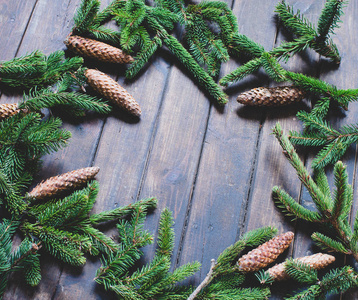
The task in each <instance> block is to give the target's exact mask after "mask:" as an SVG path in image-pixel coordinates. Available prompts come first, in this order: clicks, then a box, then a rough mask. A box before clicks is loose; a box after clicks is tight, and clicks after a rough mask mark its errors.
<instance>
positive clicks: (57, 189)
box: [27, 167, 99, 200]
mask: <svg viewBox="0 0 358 300" xmlns="http://www.w3.org/2000/svg"><path fill="white" fill-rule="evenodd" d="M98 172H99V168H98V167H88V168H82V169H78V170H74V171H71V172H68V173H64V174H61V175H58V176H54V177H50V178H49V179H47V180H45V181H43V182H41V183H40V184H38V185H37V186H35V187H34V188H33V189H32V190H31V191H30V192H29V193H28V194H27V196H28V197H30V198H32V199H34V200H43V199H46V198H51V197H55V196H58V195H60V194H61V193H63V192H65V191H70V190H74V189H76V188H80V187H82V186H83V185H84V184H85V183H86V182H87V181H89V180H91V179H93V178H94V176H96V174H97V173H98Z"/></svg>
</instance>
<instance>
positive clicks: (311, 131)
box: [289, 111, 358, 169]
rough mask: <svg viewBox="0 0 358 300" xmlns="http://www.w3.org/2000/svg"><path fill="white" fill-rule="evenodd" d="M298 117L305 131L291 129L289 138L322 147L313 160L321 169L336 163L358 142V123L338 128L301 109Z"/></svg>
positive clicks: (305, 144)
mask: <svg viewBox="0 0 358 300" xmlns="http://www.w3.org/2000/svg"><path fill="white" fill-rule="evenodd" d="M297 117H298V119H299V120H301V121H302V122H303V124H304V126H305V130H304V131H303V133H299V132H297V131H290V133H289V139H290V141H291V142H292V143H293V144H297V145H303V146H307V147H321V150H320V151H319V153H318V154H317V156H316V158H315V159H314V160H313V162H312V167H313V168H317V169H321V168H324V167H325V166H327V165H328V164H335V163H336V162H337V161H338V160H339V159H341V157H342V156H343V155H344V153H345V152H346V150H347V149H348V147H349V146H350V145H351V144H355V143H357V142H358V125H346V126H343V127H341V128H340V129H339V130H336V129H334V128H333V127H332V126H331V125H330V124H329V123H328V122H326V121H323V120H321V119H319V118H317V117H316V116H314V115H312V114H308V113H306V112H303V111H301V112H298V113H297Z"/></svg>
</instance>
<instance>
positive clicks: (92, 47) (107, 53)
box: [64, 35, 134, 64]
mask: <svg viewBox="0 0 358 300" xmlns="http://www.w3.org/2000/svg"><path fill="white" fill-rule="evenodd" d="M64 43H65V44H66V46H67V48H68V49H70V50H71V51H73V52H74V53H76V54H79V55H81V56H87V57H90V58H95V59H97V60H100V61H103V62H111V63H120V64H125V63H130V62H133V61H134V59H133V57H132V56H130V55H128V54H126V53H124V52H123V51H122V50H121V49H118V48H116V47H113V46H111V45H108V44H106V43H103V42H99V41H96V40H92V39H88V38H83V37H81V36H78V35H72V36H69V37H67V39H66V40H65V41H64Z"/></svg>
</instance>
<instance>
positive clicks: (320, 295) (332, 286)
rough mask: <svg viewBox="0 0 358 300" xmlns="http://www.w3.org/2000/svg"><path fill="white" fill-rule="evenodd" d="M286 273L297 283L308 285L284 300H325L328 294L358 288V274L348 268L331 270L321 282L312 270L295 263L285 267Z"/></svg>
mask: <svg viewBox="0 0 358 300" xmlns="http://www.w3.org/2000/svg"><path fill="white" fill-rule="evenodd" d="M286 271H287V272H288V273H290V274H291V276H292V277H293V278H294V279H296V280H297V281H298V282H300V283H308V284H310V286H308V287H307V289H305V290H303V291H299V292H297V293H296V294H295V295H293V296H290V297H287V298H285V299H286V300H299V299H325V298H326V296H327V295H328V294H339V293H342V292H346V291H348V290H349V289H352V288H356V287H357V286H358V281H357V277H358V274H357V273H356V272H355V271H354V270H353V269H352V268H351V267H349V266H345V267H342V268H337V269H333V270H331V271H330V272H329V273H327V274H326V275H324V276H323V277H322V279H321V280H319V278H318V276H317V274H316V272H315V271H314V270H310V269H309V268H307V266H304V265H302V264H300V263H298V262H295V261H292V262H291V263H289V264H288V265H287V266H286Z"/></svg>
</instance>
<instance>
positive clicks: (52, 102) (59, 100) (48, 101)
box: [19, 89, 110, 113]
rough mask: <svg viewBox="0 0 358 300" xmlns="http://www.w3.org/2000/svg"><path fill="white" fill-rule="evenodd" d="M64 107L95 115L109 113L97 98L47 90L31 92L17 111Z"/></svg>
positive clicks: (104, 103) (104, 104)
mask: <svg viewBox="0 0 358 300" xmlns="http://www.w3.org/2000/svg"><path fill="white" fill-rule="evenodd" d="M59 105H65V106H66V107H71V108H75V109H84V110H91V111H95V112H97V113H109V112H110V106H109V105H108V104H107V102H106V101H104V100H102V99H99V98H97V97H93V96H89V95H86V94H82V93H78V92H57V93H56V92H52V91H51V90H49V89H45V90H41V91H37V90H36V89H34V90H31V91H30V93H29V95H28V96H25V97H24V102H23V103H21V104H20V105H19V109H27V110H29V111H38V110H41V109H42V108H53V107H56V106H59Z"/></svg>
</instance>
